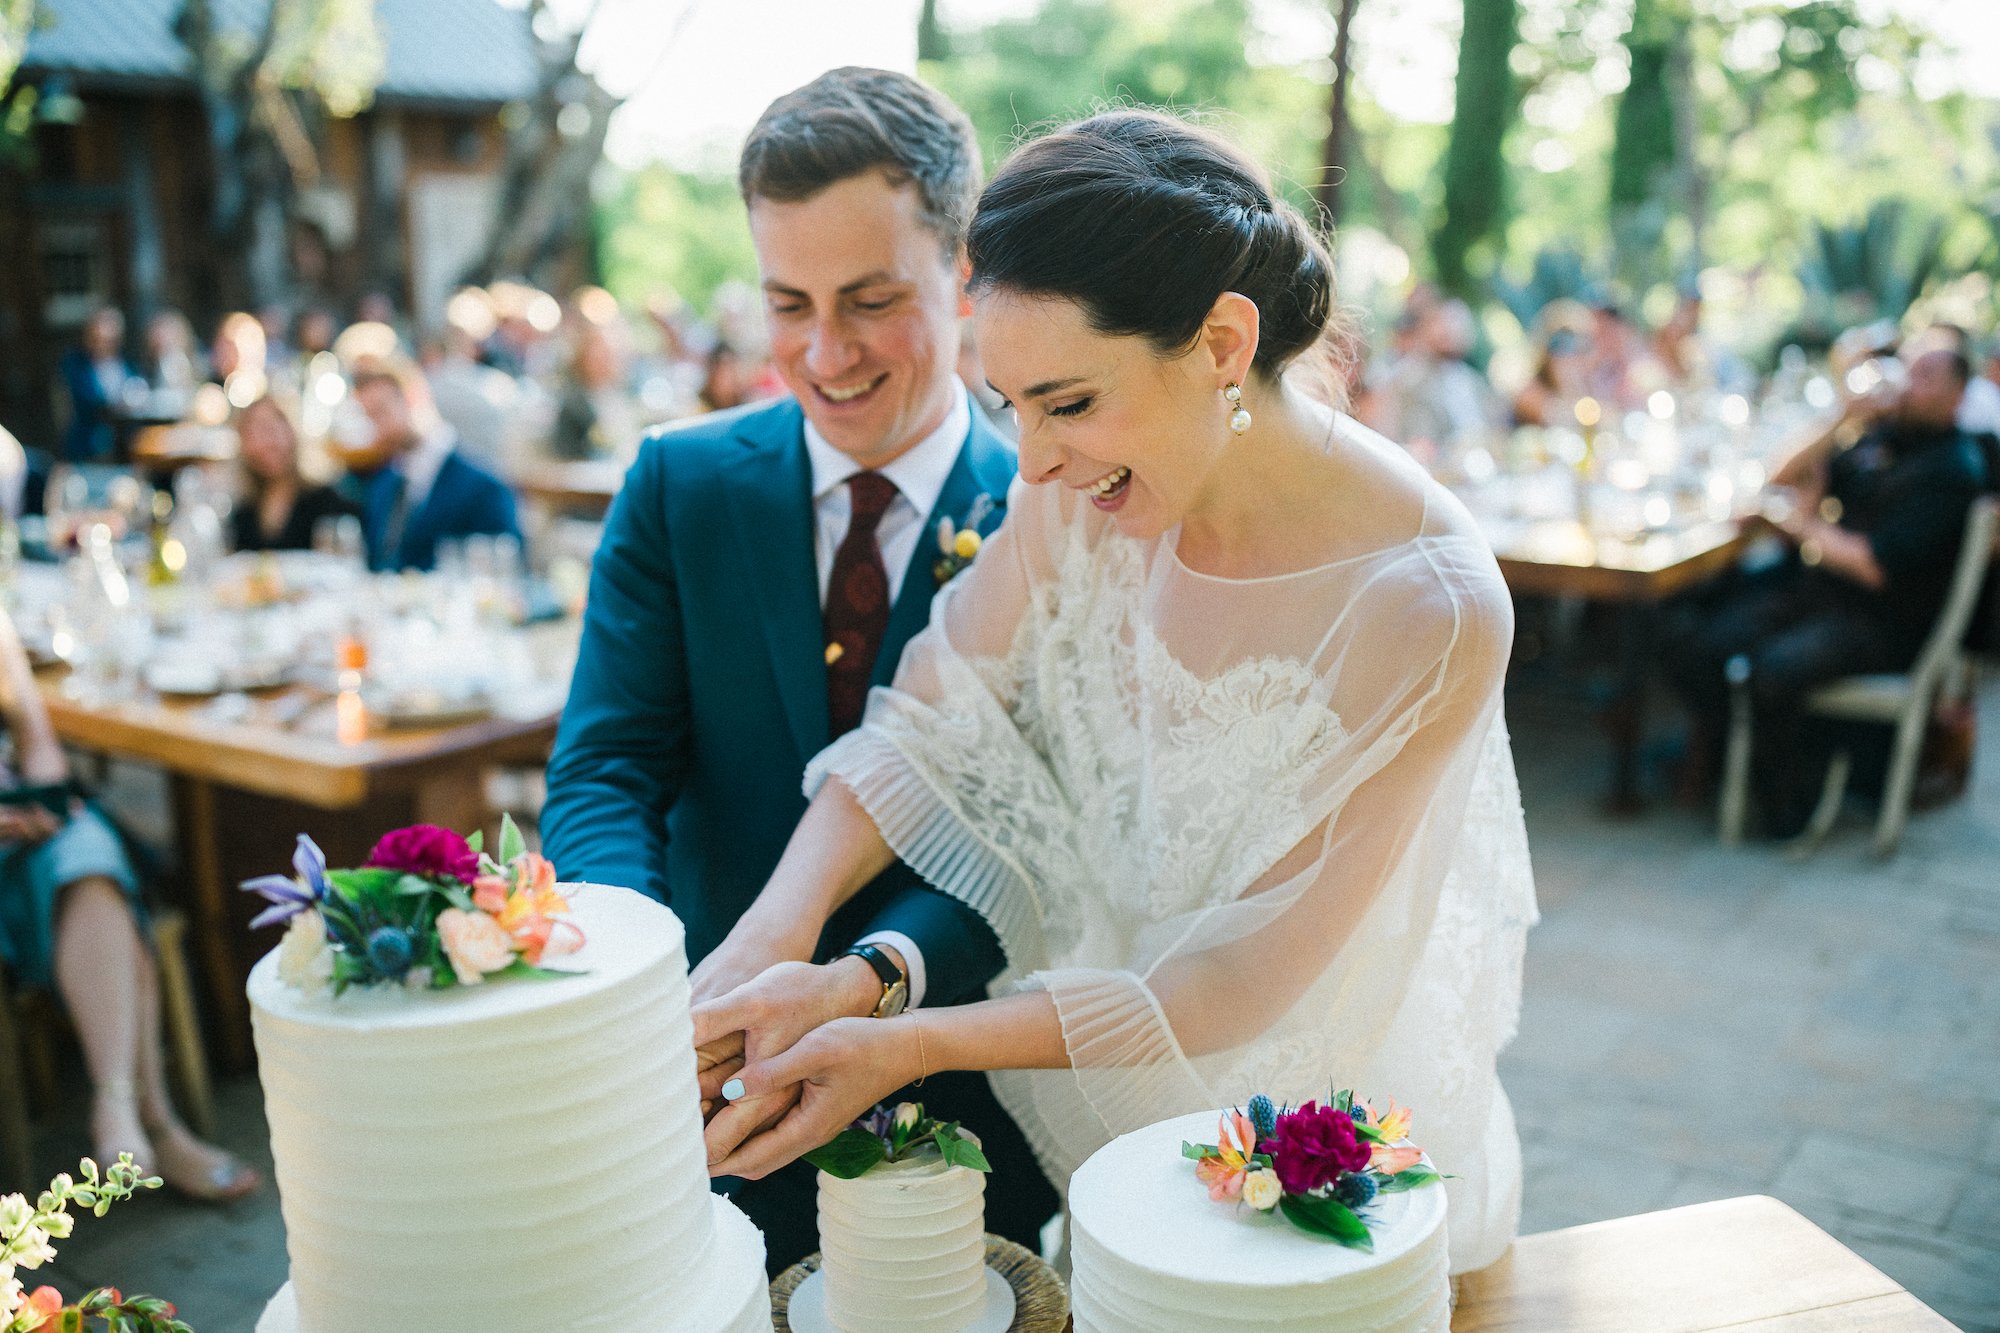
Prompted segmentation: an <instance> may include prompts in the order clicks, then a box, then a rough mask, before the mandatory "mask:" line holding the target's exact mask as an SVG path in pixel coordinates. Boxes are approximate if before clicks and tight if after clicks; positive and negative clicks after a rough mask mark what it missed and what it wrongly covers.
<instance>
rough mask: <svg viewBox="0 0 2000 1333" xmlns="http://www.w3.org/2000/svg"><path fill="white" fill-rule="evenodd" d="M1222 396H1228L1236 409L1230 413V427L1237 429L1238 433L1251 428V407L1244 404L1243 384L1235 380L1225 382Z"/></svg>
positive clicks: (1230, 403) (1231, 404)
mask: <svg viewBox="0 0 2000 1333" xmlns="http://www.w3.org/2000/svg"><path fill="white" fill-rule="evenodd" d="M1222 396H1223V397H1224V398H1227V399H1228V400H1229V405H1230V406H1231V407H1233V408H1235V409H1236V410H1235V411H1234V412H1231V413H1230V414H1229V429H1231V430H1233V431H1235V432H1236V433H1237V434H1238V435H1241V434H1242V433H1243V432H1244V431H1246V430H1249V429H1250V409H1249V408H1247V407H1245V406H1243V386H1242V385H1240V384H1237V383H1235V382H1233V381H1232V382H1231V383H1228V384H1225V385H1223V386H1222Z"/></svg>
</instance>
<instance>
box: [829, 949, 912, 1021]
mask: <svg viewBox="0 0 2000 1333" xmlns="http://www.w3.org/2000/svg"><path fill="white" fill-rule="evenodd" d="M850 954H851V955H853V956H854V957H856V958H859V959H861V960H862V961H863V962H865V963H867V964H868V966H870V967H872V968H874V969H875V975H876V976H878V977H880V978H882V998H881V999H880V1000H879V1001H877V1002H876V1004H875V1017H877V1018H894V1017H895V1016H896V1015H897V1014H900V1013H902V1012H903V1010H904V1009H905V1008H906V1007H908V1005H909V1003H910V979H909V977H907V976H905V975H904V974H903V969H902V968H900V967H898V966H896V960H895V959H893V958H891V957H890V956H889V955H888V954H886V953H884V952H882V950H880V949H878V948H876V947H875V946H874V945H872V944H857V945H855V946H854V947H853V948H851V949H849V950H848V951H847V953H844V954H842V955H841V957H842V958H846V957H848V956H849V955H850Z"/></svg>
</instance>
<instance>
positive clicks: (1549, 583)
mask: <svg viewBox="0 0 2000 1333" xmlns="http://www.w3.org/2000/svg"><path fill="white" fill-rule="evenodd" d="M1490 535H1491V536H1492V537H1493V539H1494V554H1495V556H1497V557H1498V559H1499V561H1500V573H1501V576H1502V577H1504V578H1505V579H1506V580H1507V586H1508V588H1509V589H1511V590H1512V591H1513V593H1514V595H1515V596H1516V597H1565V596H1567V597H1581V598H1585V599H1587V600H1590V601H1599V602H1609V603H1613V604H1615V605H1617V606H1618V607H1619V609H1620V617H1619V621H1620V623H1619V640H1620V642H1619V654H1618V656H1619V672H1618V690H1617V694H1616V695H1615V696H1614V698H1613V699H1612V703H1611V707H1610V710H1609V721H1610V726H1611V734H1612V750H1613V758H1612V777H1611V791H1610V793H1609V795H1608V797H1607V799H1606V802H1605V804H1606V806H1607V808H1608V809H1609V810H1611V811H1612V812H1613V813H1616V814H1634V813H1636V812H1637V811H1638V810H1639V809H1640V807H1641V804H1642V802H1641V800H1640V796H1639V747H1640V744H1641V743H1642V741H1643V740H1644V738H1645V720H1646V694H1647V690H1648V688H1649V686H1650V683H1651V679H1652V660H1653V654H1654V649H1655V646H1656V645H1655V641H1654V630H1655V628H1656V622H1657V615H1656V612H1657V610H1658V608H1659V605H1660V603H1662V602H1664V601H1665V600H1666V599H1668V598H1669V597H1672V596H1675V595H1676V594H1678V593H1682V592H1686V591H1687V590H1689V589H1690V588H1696V587H1699V586H1701V585H1702V584H1704V583H1707V582H1709V581H1711V580H1713V579H1715V578H1718V577H1720V576H1721V575H1723V574H1725V573H1727V572H1728V571H1729V570H1730V569H1731V568H1733V567H1734V566H1735V564H1736V562H1737V561H1738V560H1739V559H1740V558H1741V557H1742V555H1743V551H1744V548H1745V547H1746V546H1747V545H1748V544H1749V540H1750V539H1749V537H1748V535H1747V534H1746V533H1745V532H1744V530H1743V528H1742V526H1741V525H1740V524H1738V523H1737V522H1735V521H1733V520H1729V521H1722V522H1712V523H1703V524H1697V525H1694V526H1690V527H1685V528H1679V529H1673V530H1668V531H1663V532H1654V533H1649V534H1646V535H1645V536H1642V537H1639V538H1635V539H1631V540H1625V539H1620V538H1615V537H1605V536H1599V535H1595V534H1593V533H1592V532H1591V531H1590V530H1589V529H1587V528H1586V527H1585V526H1584V525H1583V524H1581V523H1578V522H1576V521H1574V520H1571V519H1550V520H1546V521H1542V522H1535V523H1522V524H1514V525H1505V526H1501V527H1499V528H1497V529H1495V530H1493V531H1492V532H1491V534H1490Z"/></svg>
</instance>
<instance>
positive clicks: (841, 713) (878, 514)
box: [823, 472, 896, 739]
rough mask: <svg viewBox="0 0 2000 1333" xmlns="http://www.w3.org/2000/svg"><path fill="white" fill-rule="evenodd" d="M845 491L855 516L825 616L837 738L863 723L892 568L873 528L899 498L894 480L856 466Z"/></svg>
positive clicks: (830, 708)
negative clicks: (888, 567)
mask: <svg viewBox="0 0 2000 1333" xmlns="http://www.w3.org/2000/svg"><path fill="white" fill-rule="evenodd" d="M847 496H848V501H849V503H850V505H851V506H852V515H853V516H852V517H851V518H849V519H848V521H847V536H846V537H845V538H843V539H842V540H841V543H840V549H839V550H838V551H836V552H834V556H833V574H832V576H831V577H830V578H828V579H827V583H826V611H825V612H824V617H823V618H824V623H825V627H826V713H827V721H828V722H829V723H830V724H831V726H832V731H831V733H830V735H831V737H832V738H833V739H838V738H840V737H841V736H844V735H846V734H847V733H848V732H850V731H852V730H854V728H855V727H857V726H859V725H860V724H861V711H862V709H863V708H864V707H865V706H866V705H867V703H868V680H869V677H870V676H872V675H874V673H875V658H876V656H877V655H879V654H880V653H881V651H882V636H883V634H884V633H886V632H887V631H888V628H889V571H888V570H886V569H885V568H883V566H882V548H881V547H879V546H877V545H876V544H875V528H876V526H877V525H878V524H880V523H881V521H882V515H883V513H884V512H885V511H886V510H887V509H888V508H889V502H890V501H892V500H894V499H895V498H896V483H895V482H893V481H890V480H889V479H888V478H887V477H885V476H883V475H882V474H881V473H879V472H857V473H855V474H854V475H853V476H852V477H849V478H848V479H847Z"/></svg>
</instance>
